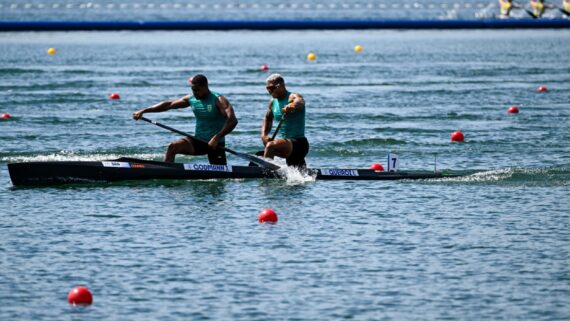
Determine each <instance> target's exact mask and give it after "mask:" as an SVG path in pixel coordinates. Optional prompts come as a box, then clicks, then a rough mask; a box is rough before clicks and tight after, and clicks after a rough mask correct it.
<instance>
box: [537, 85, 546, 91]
mask: <svg viewBox="0 0 570 321" xmlns="http://www.w3.org/2000/svg"><path fill="white" fill-rule="evenodd" d="M537 91H538V92H541V93H544V92H547V91H548V88H546V86H540V87H538V89H537Z"/></svg>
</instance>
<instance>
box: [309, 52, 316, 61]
mask: <svg viewBox="0 0 570 321" xmlns="http://www.w3.org/2000/svg"><path fill="white" fill-rule="evenodd" d="M307 60H309V61H315V60H317V55H315V54H314V53H313V52H310V53H309V54H308V55H307Z"/></svg>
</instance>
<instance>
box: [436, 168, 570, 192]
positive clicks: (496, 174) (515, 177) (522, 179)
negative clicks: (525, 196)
mask: <svg viewBox="0 0 570 321" xmlns="http://www.w3.org/2000/svg"><path fill="white" fill-rule="evenodd" d="M441 181H445V182H454V183H474V184H499V185H505V186H533V187H541V186H542V187H552V186H569V185H570V169H569V168H504V169H495V170H489V171H483V172H476V173H473V174H470V175H466V176H461V177H454V178H445V179H443V180H441Z"/></svg>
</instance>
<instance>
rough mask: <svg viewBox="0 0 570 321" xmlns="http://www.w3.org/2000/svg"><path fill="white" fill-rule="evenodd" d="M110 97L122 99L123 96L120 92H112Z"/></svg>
mask: <svg viewBox="0 0 570 321" xmlns="http://www.w3.org/2000/svg"><path fill="white" fill-rule="evenodd" d="M109 99H113V100H115V99H121V96H119V94H118V93H112V94H110V95H109Z"/></svg>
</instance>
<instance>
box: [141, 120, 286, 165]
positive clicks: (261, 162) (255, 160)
mask: <svg viewBox="0 0 570 321" xmlns="http://www.w3.org/2000/svg"><path fill="white" fill-rule="evenodd" d="M140 119H142V120H144V121H146V122H148V123H151V124H153V125H156V126H158V127H162V128H164V129H167V130H169V131H171V132H174V133H177V134H180V135H182V136H186V137H188V138H192V139H194V140H197V141H199V142H202V143H205V144H208V142H207V141H205V140H202V139H200V138H197V137H195V136H192V135H190V134H188V133H186V132H183V131H181V130H178V129H176V128H172V127H170V126H167V125H164V124H161V123H159V122H157V121H154V120H150V119H148V118H146V117H141V118H140ZM218 148H219V149H221V150H223V151H226V152H228V153H230V154H234V155H236V156H238V157H241V158H243V159H245V160H248V161H251V162H253V163H255V164H257V165H259V166H261V167H265V168H269V169H271V170H276V169H279V168H280V167H279V166H277V165H275V164H272V163H269V162H266V161H264V160H263V159H260V158H258V157H255V156H253V155H248V154H244V153H240V152H236V151H235V150H232V149H229V148H226V147H222V146H218Z"/></svg>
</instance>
